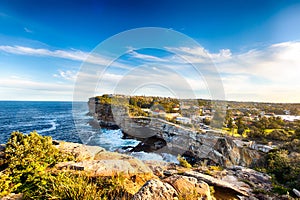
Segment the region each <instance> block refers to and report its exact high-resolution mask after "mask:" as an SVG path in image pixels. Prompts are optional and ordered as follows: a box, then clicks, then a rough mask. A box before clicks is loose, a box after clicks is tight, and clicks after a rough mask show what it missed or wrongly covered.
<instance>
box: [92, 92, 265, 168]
mask: <svg viewBox="0 0 300 200" xmlns="http://www.w3.org/2000/svg"><path fill="white" fill-rule="evenodd" d="M118 101H121V102H122V101H125V102H126V101H127V103H128V99H126V98H123V99H122V98H120V99H118ZM89 110H90V113H91V114H92V115H93V116H94V118H95V119H96V120H98V122H99V123H100V125H101V126H102V124H104V125H105V126H110V127H113V126H117V127H120V128H121V129H122V131H123V132H124V133H127V134H128V135H131V136H132V137H135V138H143V139H144V142H143V143H141V144H140V145H139V146H138V147H136V148H134V149H133V151H135V150H136V151H149V152H151V151H159V152H168V153H171V154H173V155H178V154H181V155H182V154H186V155H190V156H189V157H190V158H192V159H191V160H188V161H189V162H191V161H192V162H200V161H202V160H203V159H207V160H210V161H211V162H213V163H216V164H219V165H222V166H232V165H242V166H250V165H252V164H253V163H255V162H256V161H257V160H258V159H259V158H260V156H261V154H260V153H259V152H258V151H256V150H252V149H250V148H248V147H244V146H241V145H240V144H239V142H237V140H234V139H232V138H230V137H224V136H220V133H219V132H217V131H213V130H209V131H207V134H199V133H198V132H197V131H194V130H192V129H188V128H186V127H182V126H179V125H176V124H173V123H170V122H167V121H165V120H162V119H159V118H149V117H148V118H147V117H143V118H141V117H136V118H134V117H130V116H129V115H128V109H127V108H126V107H124V106H123V107H122V106H119V107H118V106H116V105H110V104H107V103H101V102H99V101H98V100H97V99H95V98H91V99H90V100H89ZM153 137H157V138H159V140H158V139H156V140H153Z"/></svg>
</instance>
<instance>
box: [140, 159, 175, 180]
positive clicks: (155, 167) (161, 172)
mask: <svg viewBox="0 0 300 200" xmlns="http://www.w3.org/2000/svg"><path fill="white" fill-rule="evenodd" d="M143 162H144V163H145V164H146V165H147V166H148V167H149V168H150V169H151V170H152V172H153V173H154V174H155V175H156V176H158V177H163V176H170V175H167V173H168V172H166V171H172V172H171V173H177V170H175V169H176V165H175V164H174V163H169V162H165V161H156V160H144V161H143ZM165 172H166V173H165Z"/></svg>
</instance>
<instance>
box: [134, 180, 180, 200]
mask: <svg viewBox="0 0 300 200" xmlns="http://www.w3.org/2000/svg"><path fill="white" fill-rule="evenodd" d="M177 196H178V193H177V191H176V190H175V189H174V188H173V187H172V186H171V185H170V184H168V183H164V182H162V181H160V180H157V179H152V180H150V181H148V182H146V183H145V185H143V187H142V188H141V189H140V190H139V191H138V192H137V193H136V194H135V195H134V196H133V198H132V200H150V199H151V200H173V199H174V197H177Z"/></svg>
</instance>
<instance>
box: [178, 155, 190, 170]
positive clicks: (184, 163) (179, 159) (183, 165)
mask: <svg viewBox="0 0 300 200" xmlns="http://www.w3.org/2000/svg"><path fill="white" fill-rule="evenodd" d="M177 160H178V161H179V164H180V165H181V166H182V167H185V168H191V167H192V165H191V164H190V163H188V161H186V159H185V158H184V157H182V156H181V155H178V156H177Z"/></svg>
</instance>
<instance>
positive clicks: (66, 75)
mask: <svg viewBox="0 0 300 200" xmlns="http://www.w3.org/2000/svg"><path fill="white" fill-rule="evenodd" d="M53 76H54V77H56V78H62V79H64V80H68V81H75V80H76V77H77V71H72V70H66V71H63V70H58V73H57V74H54V75H53Z"/></svg>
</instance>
